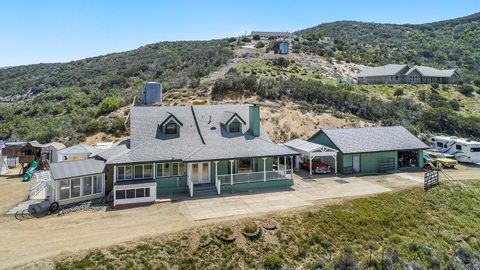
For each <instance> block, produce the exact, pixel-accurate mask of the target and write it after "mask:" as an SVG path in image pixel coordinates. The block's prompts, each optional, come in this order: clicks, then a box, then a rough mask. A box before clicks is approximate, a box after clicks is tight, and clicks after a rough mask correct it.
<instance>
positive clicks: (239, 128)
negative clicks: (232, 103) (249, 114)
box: [220, 112, 247, 133]
mask: <svg viewBox="0 0 480 270" xmlns="http://www.w3.org/2000/svg"><path fill="white" fill-rule="evenodd" d="M220 124H222V125H223V127H224V128H225V130H226V131H228V132H231V133H241V132H243V125H246V124H247V123H245V121H244V120H243V119H242V118H241V117H240V115H238V114H237V113H236V112H224V113H223V116H222V119H221V121H220Z"/></svg>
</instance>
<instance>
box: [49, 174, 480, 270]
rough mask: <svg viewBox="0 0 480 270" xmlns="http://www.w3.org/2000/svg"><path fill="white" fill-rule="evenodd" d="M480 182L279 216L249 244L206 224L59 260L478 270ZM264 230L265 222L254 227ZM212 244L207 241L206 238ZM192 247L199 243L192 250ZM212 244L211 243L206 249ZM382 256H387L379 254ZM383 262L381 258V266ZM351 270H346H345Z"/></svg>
mask: <svg viewBox="0 0 480 270" xmlns="http://www.w3.org/2000/svg"><path fill="white" fill-rule="evenodd" d="M479 204H480V181H478V180H475V181H469V182H463V183H450V184H443V185H441V186H439V187H437V188H435V189H433V190H431V191H429V192H428V193H425V192H424V191H423V190H421V189H419V188H414V189H409V190H406V191H403V192H399V193H388V194H381V195H378V196H375V197H369V198H362V199H356V200H353V201H348V202H344V203H343V204H340V205H333V206H328V207H326V208H324V209H317V210H312V211H308V212H304V213H295V214H291V215H286V216H281V217H278V216H277V217H274V218H271V219H270V220H269V222H272V221H274V222H276V223H277V224H279V226H278V228H277V229H275V230H264V229H263V231H262V234H261V236H260V237H258V238H256V239H253V240H250V239H246V237H244V236H242V235H241V231H242V230H244V227H245V224H246V223H245V222H252V221H251V220H246V221H239V222H237V223H233V224H232V223H228V224H224V226H227V227H229V228H230V229H231V231H232V232H233V233H234V234H235V235H236V240H235V241H234V242H232V243H226V242H224V241H221V240H219V239H217V238H215V237H212V234H213V233H215V232H216V230H217V227H214V226H207V227H203V228H199V229H194V230H189V231H185V232H182V233H176V234H170V235H168V236H163V237H160V238H156V239H148V240H144V241H142V242H139V243H135V244H133V245H121V246H115V247H113V248H109V249H103V250H94V251H92V252H90V253H89V254H87V255H86V256H81V257H75V256H73V257H70V258H64V259H62V260H60V261H57V262H56V268H57V269H71V268H76V269H171V268H173V269H258V268H265V267H268V268H272V265H273V266H275V265H277V266H278V265H282V266H284V267H285V266H289V267H293V268H303V269H314V267H316V266H320V265H325V266H326V267H327V268H335V267H336V268H338V269H357V268H358V269H360V268H365V267H367V266H368V265H370V266H371V267H372V268H373V269H380V268H381V265H382V264H383V266H384V268H386V269H399V268H403V267H405V266H407V265H409V266H422V267H423V268H428V269H435V268H438V269H440V268H441V269H445V268H447V267H450V268H451V269H460V267H467V269H469V268H470V269H474V268H473V267H475V266H474V265H475V264H477V266H478V264H480V255H479V254H480V239H479V233H480V230H479V229H480V228H479V226H478V224H480V212H479V211H478V205H479ZM255 222H256V223H257V224H261V222H262V221H261V220H256V221H255ZM207 239H208V240H207ZM192 243H195V244H192ZM205 243H207V244H205ZM382 254H383V255H382ZM382 257H383V260H382ZM349 265H350V266H351V267H353V268H347V267H348V266H349Z"/></svg>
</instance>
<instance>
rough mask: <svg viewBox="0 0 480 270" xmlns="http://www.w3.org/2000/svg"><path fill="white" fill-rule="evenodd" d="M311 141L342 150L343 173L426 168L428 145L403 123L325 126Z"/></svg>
mask: <svg viewBox="0 0 480 270" xmlns="http://www.w3.org/2000/svg"><path fill="white" fill-rule="evenodd" d="M308 141H310V142H314V143H319V144H322V145H326V146H328V147H331V148H334V149H337V150H338V169H339V171H340V172H342V173H372V172H386V171H392V170H397V169H398V168H400V167H419V168H422V167H423V163H424V161H423V150H425V149H428V146H427V145H426V144H424V143H423V142H422V141H420V140H419V139H418V138H417V137H415V135H413V134H412V133H410V132H409V131H408V130H407V129H405V128H404V127H402V126H392V127H367V128H344V129H341V128H340V129H335V128H334V129H322V130H320V131H318V132H317V133H316V134H315V135H313V136H312V137H311V138H310V139H309V140H308Z"/></svg>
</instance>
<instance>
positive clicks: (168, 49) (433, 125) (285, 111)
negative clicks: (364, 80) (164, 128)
mask: <svg viewBox="0 0 480 270" xmlns="http://www.w3.org/2000/svg"><path fill="white" fill-rule="evenodd" d="M479 18H480V14H474V15H471V16H468V17H464V18H459V19H454V20H449V21H442V22H436V23H430V24H423V25H391V24H376V23H361V22H335V23H328V24H322V25H319V26H317V27H313V28H310V29H306V30H302V31H299V32H298V34H299V35H300V38H299V39H297V40H294V41H293V45H292V53H291V54H290V55H289V56H288V57H282V56H280V55H277V54H274V53H273V52H272V50H271V49H270V48H271V46H272V43H274V42H275V41H274V40H273V41H267V44H264V47H261V48H254V45H255V44H256V41H245V42H244V41H243V40H244V39H243V38H242V39H240V40H237V39H236V38H229V39H223V40H211V41H179V42H161V43H155V44H150V45H146V46H143V47H140V48H138V49H136V50H132V51H127V52H121V53H113V54H108V55H103V56H98V57H92V58H87V59H84V60H79V61H72V62H69V63H56V64H38V65H27V66H18V67H9V68H4V69H0V139H4V140H34V139H35V140H39V141H41V142H48V141H51V140H59V141H62V142H64V143H66V144H74V143H78V142H81V141H85V140H88V141H95V140H101V139H102V138H103V137H105V138H108V139H110V138H111V137H110V136H113V137H117V138H118V137H123V136H126V135H128V134H127V131H126V130H125V126H124V120H125V116H126V115H127V114H128V106H129V105H130V104H131V102H132V100H133V97H134V96H135V95H137V94H138V92H139V89H140V85H141V83H142V82H144V81H151V80H155V81H161V82H162V83H163V86H164V92H165V94H166V95H165V97H166V102H168V103H169V104H191V103H192V102H193V101H194V100H203V102H207V103H224V102H235V103H242V102H252V101H253V102H256V103H260V104H263V105H266V110H267V112H268V113H267V114H268V115H267V116H265V117H264V125H265V126H266V127H267V129H269V130H268V131H269V133H270V135H271V136H272V138H273V139H274V140H275V141H277V142H283V141H284V140H287V139H290V138H294V137H297V136H300V137H305V136H308V135H310V134H311V133H313V132H314V131H315V130H317V129H318V128H321V127H347V126H364V125H396V124H399V125H404V126H406V127H407V128H408V129H409V130H411V131H412V132H414V133H416V134H417V135H421V134H424V135H428V134H431V133H442V134H450V135H458V136H466V137H470V138H480V114H479V113H480V107H479V105H478V104H480V89H479V88H478V87H477V86H475V85H472V84H471V83H475V84H477V85H480V81H479V80H478V77H474V75H478V74H479V69H480V68H479V66H478V65H479V64H480V55H479V50H478V49H476V48H477V46H478V45H479V44H480V40H479V37H480V35H479V29H480V28H479V25H480V24H479V23H480V21H479V20H480V19H479ZM331 38H333V41H332V40H331ZM428 52H430V53H428ZM410 61H414V62H418V63H422V64H427V65H431V66H439V67H458V68H460V69H461V70H462V71H463V73H462V74H463V75H464V76H463V80H464V81H465V82H468V83H466V84H463V85H450V86H438V85H418V86H411V85H395V86H393V85H377V86H375V85H355V84H353V85H352V84H349V83H345V82H349V81H351V80H352V79H353V78H354V77H355V74H356V73H357V72H358V71H359V70H361V69H363V68H365V65H367V64H383V63H388V62H397V63H405V62H410ZM362 64H363V65H362ZM271 104H277V105H272V106H271ZM285 106H287V107H288V108H285ZM279 108H281V109H279ZM306 115H308V117H305V116H306ZM290 116H291V117H290ZM278 121H280V122H278ZM286 123H288V125H287V124H286ZM293 123H294V124H293ZM278 124H281V125H282V126H283V127H284V128H283V129H282V130H281V131H280V130H278V128H275V127H277V126H278ZM287 126H288V127H287ZM92 138H94V139H92Z"/></svg>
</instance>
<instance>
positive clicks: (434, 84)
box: [430, 82, 440, 90]
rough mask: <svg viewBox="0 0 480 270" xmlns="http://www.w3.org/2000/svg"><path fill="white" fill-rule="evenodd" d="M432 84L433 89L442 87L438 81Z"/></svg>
mask: <svg viewBox="0 0 480 270" xmlns="http://www.w3.org/2000/svg"><path fill="white" fill-rule="evenodd" d="M430 86H431V87H432V89H435V90H436V89H438V87H440V85H439V84H438V83H435V82H434V83H431V84H430Z"/></svg>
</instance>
